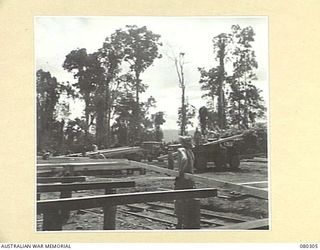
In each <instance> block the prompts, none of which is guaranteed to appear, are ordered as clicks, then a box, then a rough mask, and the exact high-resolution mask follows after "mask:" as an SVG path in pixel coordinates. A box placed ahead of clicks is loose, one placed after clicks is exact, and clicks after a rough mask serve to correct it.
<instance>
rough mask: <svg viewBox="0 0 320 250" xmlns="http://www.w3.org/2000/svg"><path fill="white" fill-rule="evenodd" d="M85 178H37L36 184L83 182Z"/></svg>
mask: <svg viewBox="0 0 320 250" xmlns="http://www.w3.org/2000/svg"><path fill="white" fill-rule="evenodd" d="M84 181H86V177H85V176H65V177H38V178H37V183H54V182H84Z"/></svg>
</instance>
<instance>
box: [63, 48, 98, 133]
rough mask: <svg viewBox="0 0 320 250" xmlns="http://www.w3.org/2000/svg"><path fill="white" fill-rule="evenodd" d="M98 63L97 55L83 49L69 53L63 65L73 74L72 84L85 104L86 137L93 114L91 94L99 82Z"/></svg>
mask: <svg viewBox="0 0 320 250" xmlns="http://www.w3.org/2000/svg"><path fill="white" fill-rule="evenodd" d="M97 67H99V62H98V61H97V55H96V54H95V53H94V54H88V53H87V50H86V49H85V48H82V49H77V50H73V51H71V52H70V53H69V54H68V55H67V56H66V59H65V61H64V63H63V68H64V69H66V70H68V71H69V72H73V75H74V78H75V79H77V80H78V81H77V82H76V83H75V84H73V86H74V87H75V88H77V89H78V90H79V93H80V95H81V97H82V98H83V99H84V102H85V121H86V128H85V135H86V137H88V134H89V127H90V125H91V124H92V122H91V121H90V120H89V119H90V113H92V112H93V110H94V106H93V95H94V94H93V93H94V91H95V90H96V87H97V81H101V75H100V73H101V71H99V72H97Z"/></svg>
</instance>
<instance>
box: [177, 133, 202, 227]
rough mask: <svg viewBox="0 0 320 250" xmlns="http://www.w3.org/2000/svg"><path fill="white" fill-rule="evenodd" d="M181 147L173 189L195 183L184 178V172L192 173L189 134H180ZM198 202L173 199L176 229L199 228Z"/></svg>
mask: <svg viewBox="0 0 320 250" xmlns="http://www.w3.org/2000/svg"><path fill="white" fill-rule="evenodd" d="M179 139H180V143H181V145H182V147H181V148H178V171H179V176H178V177H176V179H175V183H174V189H175V190H179V189H193V188H195V184H194V181H193V180H190V179H186V178H185V176H184V174H185V173H190V174H192V173H193V168H194V166H193V165H194V154H193V152H192V147H193V144H192V138H191V137H190V136H180V138H179ZM197 210H199V211H200V209H199V202H198V201H197V200H195V199H184V200H176V201H175V213H176V215H177V219H178V222H177V226H176V228H177V229H197V228H200V218H199V217H200V212H198V213H199V214H198V215H197Z"/></svg>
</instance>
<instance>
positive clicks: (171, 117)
mask: <svg viewBox="0 0 320 250" xmlns="http://www.w3.org/2000/svg"><path fill="white" fill-rule="evenodd" d="M234 24H239V25H240V26H241V27H243V28H244V27H247V26H251V27H252V28H253V30H254V32H255V34H256V35H255V41H254V42H253V43H252V46H253V49H254V50H255V53H256V60H257V62H258V69H257V70H256V74H257V76H258V80H256V81H255V83H254V84H255V85H256V86H257V87H258V88H259V89H261V90H262V96H263V98H264V99H265V101H266V105H268V101H269V98H268V94H269V91H268V19H267V18H266V17H257V16H254V17H230V16H228V17H160V16H159V17H139V16H135V17H124V16H122V17H36V18H35V58H36V70H38V69H43V70H44V71H50V73H51V75H52V76H55V77H56V78H57V80H58V81H59V82H67V81H69V82H70V83H74V82H75V81H76V80H75V79H74V78H73V75H72V73H69V72H67V71H66V70H64V69H63V67H62V64H63V62H64V60H65V56H66V55H67V54H69V53H70V51H72V50H75V49H77V48H86V49H87V51H88V53H92V52H95V51H97V50H98V49H99V48H101V47H102V44H103V42H104V40H105V38H106V37H107V36H110V35H111V34H112V33H114V32H115V30H117V29H120V28H124V27H125V26H126V25H137V26H147V28H148V29H149V30H151V31H152V32H153V33H156V34H159V35H161V38H160V41H161V42H162V43H163V46H161V47H160V53H161V54H162V55H163V56H162V58H161V59H156V60H155V61H154V63H153V65H152V66H150V67H149V68H148V69H147V70H146V71H145V72H144V73H142V75H141V79H142V81H143V83H145V84H147V85H149V87H148V89H147V91H146V92H145V93H143V94H141V98H140V99H141V100H142V101H145V100H147V98H148V97H149V96H153V97H154V98H155V99H156V102H157V103H156V105H157V106H156V108H155V109H153V110H151V112H157V111H163V112H164V113H165V119H166V123H165V124H164V125H163V127H162V128H163V129H178V127H177V123H176V121H177V119H178V108H179V107H180V105H181V89H180V88H179V86H178V76H177V73H176V71H175V67H174V62H173V61H172V60H171V59H170V58H169V57H168V56H167V55H172V54H173V53H174V54H178V53H180V52H184V53H185V61H186V62H187V63H186V64H185V66H184V74H185V83H186V96H187V98H188V101H189V103H190V104H192V105H194V106H195V107H196V109H197V110H198V109H199V108H200V107H201V106H203V105H205V104H206V100H204V99H202V98H201V95H202V94H203V92H202V91H201V90H200V84H199V79H200V74H199V71H198V68H199V67H204V68H205V69H210V68H212V67H213V66H216V63H215V61H214V54H213V48H212V38H213V37H214V36H217V35H219V34H220V33H223V32H230V31H231V26H232V25H234ZM70 108H71V113H72V114H71V116H70V118H75V117H80V116H82V111H83V108H84V105H83V103H82V102H79V101H77V102H70ZM194 123H195V126H197V120H196V119H195V120H194Z"/></svg>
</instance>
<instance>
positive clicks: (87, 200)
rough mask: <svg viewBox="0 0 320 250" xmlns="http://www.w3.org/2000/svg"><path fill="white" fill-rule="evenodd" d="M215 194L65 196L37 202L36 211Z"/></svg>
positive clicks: (205, 190) (208, 191) (202, 191)
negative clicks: (64, 197)
mask: <svg viewBox="0 0 320 250" xmlns="http://www.w3.org/2000/svg"><path fill="white" fill-rule="evenodd" d="M216 195H217V189H215V188H203V189H188V190H172V191H156V192H138V193H125V194H112V195H99V196H91V197H81V198H66V199H55V200H44V201H38V202H37V213H43V212H46V211H49V210H59V209H68V210H77V209H88V208H96V207H102V206H104V205H105V204H108V205H125V204H134V203H146V202H153V201H168V200H179V199H190V198H207V197H214V196H216Z"/></svg>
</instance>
